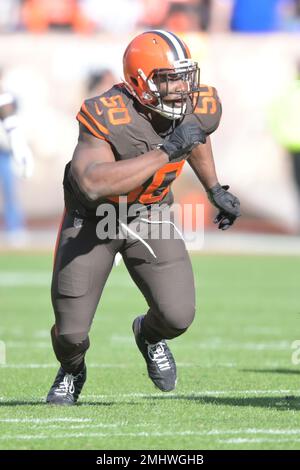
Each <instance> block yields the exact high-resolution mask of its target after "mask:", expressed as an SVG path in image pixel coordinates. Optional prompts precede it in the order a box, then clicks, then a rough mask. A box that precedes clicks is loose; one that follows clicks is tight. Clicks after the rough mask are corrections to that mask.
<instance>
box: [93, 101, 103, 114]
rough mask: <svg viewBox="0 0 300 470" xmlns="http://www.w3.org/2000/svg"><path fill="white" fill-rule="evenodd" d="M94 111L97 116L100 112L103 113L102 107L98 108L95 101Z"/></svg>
mask: <svg viewBox="0 0 300 470" xmlns="http://www.w3.org/2000/svg"><path fill="white" fill-rule="evenodd" d="M95 111H96V114H98V116H101V114H103V109H101V111H100V109H99V107H98V105H97V103H95Z"/></svg>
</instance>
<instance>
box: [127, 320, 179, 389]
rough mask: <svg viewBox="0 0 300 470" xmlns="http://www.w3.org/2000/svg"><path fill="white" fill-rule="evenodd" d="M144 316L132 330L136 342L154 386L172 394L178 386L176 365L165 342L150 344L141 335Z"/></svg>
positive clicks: (135, 321) (134, 324) (136, 322)
mask: <svg viewBox="0 0 300 470" xmlns="http://www.w3.org/2000/svg"><path fill="white" fill-rule="evenodd" d="M143 318H144V316H143V315H142V316H140V317H137V318H136V319H135V320H134V322H133V324H132V330H133V333H134V336H135V342H136V344H137V346H138V348H139V350H140V351H141V353H142V355H143V356H144V359H145V361H146V364H147V370H148V375H149V377H150V379H151V380H152V382H153V383H154V385H155V386H156V387H157V388H159V389H160V390H161V391H162V392H170V391H171V390H174V388H175V386H176V363H175V360H174V357H173V355H172V353H171V351H170V349H169V348H168V345H167V343H166V341H165V340H161V341H159V342H158V343H155V344H150V343H149V342H148V341H147V340H146V339H145V338H144V337H143V335H142V334H141V321H142V319H143Z"/></svg>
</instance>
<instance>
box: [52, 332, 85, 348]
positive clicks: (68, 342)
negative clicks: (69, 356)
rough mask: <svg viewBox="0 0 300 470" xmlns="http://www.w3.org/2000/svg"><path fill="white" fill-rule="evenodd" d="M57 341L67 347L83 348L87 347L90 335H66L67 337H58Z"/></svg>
mask: <svg viewBox="0 0 300 470" xmlns="http://www.w3.org/2000/svg"><path fill="white" fill-rule="evenodd" d="M57 340H58V341H59V342H60V343H61V344H63V345H65V346H70V347H72V346H80V345H82V346H83V347H84V346H85V345H87V343H88V342H89V341H88V333H87V332H84V333H72V334H65V335H57Z"/></svg>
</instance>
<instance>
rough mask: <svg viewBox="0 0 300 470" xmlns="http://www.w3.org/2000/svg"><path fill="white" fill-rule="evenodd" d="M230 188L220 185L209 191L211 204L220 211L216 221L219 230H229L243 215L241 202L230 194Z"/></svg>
mask: <svg viewBox="0 0 300 470" xmlns="http://www.w3.org/2000/svg"><path fill="white" fill-rule="evenodd" d="M228 189H229V186H228V185H225V186H221V185H220V184H219V183H218V184H216V185H215V186H213V187H212V188H210V189H209V190H208V191H207V196H208V199H209V200H210V202H211V203H212V204H213V205H214V206H215V207H217V209H219V213H218V215H217V216H216V217H215V219H214V223H215V224H219V225H218V228H219V229H221V230H227V229H228V228H229V227H230V226H231V225H232V224H233V223H234V221H235V219H236V218H237V217H239V216H240V215H241V211H240V201H239V199H238V198H237V197H236V196H234V195H233V194H231V193H229V192H228Z"/></svg>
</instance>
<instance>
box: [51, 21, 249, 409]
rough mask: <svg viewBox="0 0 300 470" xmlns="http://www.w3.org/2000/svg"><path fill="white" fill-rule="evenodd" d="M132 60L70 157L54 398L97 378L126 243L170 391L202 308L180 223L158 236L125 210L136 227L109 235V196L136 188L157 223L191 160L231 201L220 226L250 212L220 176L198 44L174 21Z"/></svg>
mask: <svg viewBox="0 0 300 470" xmlns="http://www.w3.org/2000/svg"><path fill="white" fill-rule="evenodd" d="M123 65H124V78H125V80H124V82H123V83H119V84H116V85H115V86H113V87H112V88H111V89H110V90H108V91H107V92H105V93H103V94H102V95H100V96H96V97H94V98H92V99H88V100H86V101H85V102H84V103H83V105H82V107H81V109H80V111H79V113H78V115H77V119H78V121H79V139H78V143H77V146H76V148H75V151H74V155H73V158H72V161H71V162H69V163H68V164H67V166H66V169H65V176H64V195H65V205H66V210H65V214H64V217H63V220H62V225H61V229H60V231H59V236H58V239H57V247H56V256H55V263H54V271H53V280H52V303H53V308H54V313H55V325H54V326H53V327H52V330H51V337H52V344H53V349H54V352H55V354H56V357H57V359H58V361H59V362H60V365H61V367H60V369H59V371H58V373H57V376H56V378H55V381H54V383H53V385H52V387H51V389H50V391H49V393H48V396H47V400H46V401H47V402H48V403H50V404H57V405H73V404H74V403H76V401H77V399H78V396H79V394H80V392H81V389H82V387H83V384H84V382H85V380H86V365H85V354H86V351H87V349H88V347H89V337H88V333H89V330H90V327H91V324H92V321H93V317H94V314H95V311H96V308H97V306H98V303H99V300H100V297H101V294H102V291H103V288H104V285H105V282H106V280H107V278H108V276H109V273H110V271H111V269H112V266H113V262H114V258H115V256H116V254H118V253H121V255H122V257H123V260H124V262H125V264H126V267H127V269H128V271H129V274H130V275H131V277H132V279H133V280H134V282H135V283H136V285H137V286H138V288H139V289H140V290H141V292H142V294H143V295H144V297H145V299H146V301H147V304H148V311H147V313H146V314H145V315H141V316H138V317H137V318H136V319H135V320H134V322H133V333H134V336H135V341H136V344H137V346H138V348H139V350H140V352H141V354H142V356H143V357H144V360H145V362H146V366H147V370H148V375H149V377H150V379H151V380H152V381H153V383H154V384H155V385H156V386H157V387H158V388H159V389H160V390H162V391H164V392H168V391H171V390H173V389H174V388H175V385H176V379H177V373H176V364H175V360H174V357H173V355H172V353H171V351H170V349H169V346H168V345H167V343H166V339H173V338H175V337H177V336H179V335H181V334H182V333H184V332H185V331H186V330H187V328H188V327H189V326H190V325H191V323H192V321H193V318H194V315H195V289H194V280H193V273H192V268H191V263H190V259H189V256H188V253H187V250H186V248H185V244H184V241H183V240H182V239H181V238H180V237H176V236H174V235H175V231H176V230H175V227H174V224H170V225H171V226H172V230H173V231H171V233H170V237H169V239H165V238H164V237H162V236H159V235H158V233H159V232H157V233H155V235H156V236H151V237H150V238H147V241H146V240H145V239H143V238H142V237H141V236H140V235H139V234H138V233H137V232H135V231H134V229H133V228H132V227H133V226H132V223H133V222H134V220H135V217H133V218H132V220H131V219H130V220H129V222H128V223H127V224H125V223H123V221H122V220H121V218H120V219H118V220H119V231H120V232H121V231H122V232H123V234H124V231H125V233H126V234H127V235H128V236H123V237H121V236H119V237H118V236H117V237H109V236H108V237H107V238H106V239H105V238H102V237H99V236H97V223H98V221H99V217H97V214H99V213H103V211H101V207H103V206H104V205H105V207H107V205H108V204H110V205H111V206H112V207H113V208H114V209H115V210H116V211H117V213H119V212H118V211H119V209H120V202H121V200H122V196H124V195H126V201H127V203H128V205H129V206H130V205H133V204H138V205H139V207H140V208H141V213H140V214H139V215H137V216H136V218H138V217H140V220H141V221H143V222H144V223H146V224H148V225H147V226H149V227H151V229H153V230H154V232H155V230H158V228H159V223H158V224H156V223H155V222H156V220H152V218H151V215H149V214H150V212H151V209H152V208H153V207H155V209H156V211H158V212H159V211H161V212H164V211H165V208H166V207H168V205H170V204H171V203H172V193H171V189H170V186H171V184H172V182H173V181H174V180H175V179H176V178H177V177H178V176H179V174H180V173H181V171H182V167H183V165H184V163H185V161H186V160H187V161H188V162H189V164H190V165H191V167H192V168H193V170H194V171H195V173H196V175H197V176H198V178H199V180H200V181H201V183H202V184H203V186H204V188H205V189H206V191H207V194H208V198H209V199H210V201H211V202H212V203H213V204H214V205H215V206H216V207H217V208H218V209H219V212H218V215H217V217H216V220H215V221H216V223H218V226H219V228H220V229H223V230H225V229H227V228H229V227H230V226H231V225H232V224H233V222H234V221H235V219H236V218H237V217H238V216H239V215H240V208H239V200H238V199H237V198H236V197H235V196H234V195H232V194H231V193H230V192H228V186H222V185H221V184H220V183H219V182H218V178H217V175H216V171H215V166H214V160H213V155H212V149H211V144H210V138H209V135H210V134H211V133H212V132H213V131H214V130H215V129H216V128H217V127H218V124H219V121H220V117H221V103H220V101H219V98H218V95H217V92H216V90H215V88H213V87H211V86H206V85H200V82H199V68H198V65H197V63H196V62H195V61H193V60H192V58H191V55H190V52H189V49H188V47H187V46H186V44H185V43H184V42H183V41H182V40H181V39H180V38H179V37H177V36H176V35H174V34H172V33H170V32H167V31H160V30H157V31H148V32H145V33H142V34H140V35H138V36H137V37H135V38H134V39H133V40H132V41H131V42H130V44H129V45H128V47H127V49H126V51H125V53H124V58H123ZM99 209H100V211H99ZM96 212H97V214H96ZM141 214H142V216H141ZM152 222H153V227H152ZM151 232H152V230H151Z"/></svg>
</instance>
